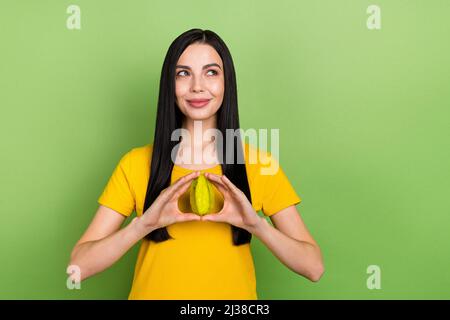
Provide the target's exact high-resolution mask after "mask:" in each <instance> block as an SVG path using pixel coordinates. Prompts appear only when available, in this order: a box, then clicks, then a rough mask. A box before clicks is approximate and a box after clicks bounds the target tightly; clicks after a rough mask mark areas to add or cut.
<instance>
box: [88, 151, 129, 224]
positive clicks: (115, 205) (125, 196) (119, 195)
mask: <svg viewBox="0 0 450 320" xmlns="http://www.w3.org/2000/svg"><path fill="white" fill-rule="evenodd" d="M130 156H131V151H129V152H127V153H126V154H125V155H123V156H122V158H121V159H120V161H119V163H118V164H117V165H116V168H115V169H114V171H113V173H112V175H111V177H110V178H109V181H108V183H107V184H106V187H105V189H104V190H103V192H102V194H101V195H100V197H99V198H98V200H97V202H98V203H99V204H101V205H104V206H106V207H108V208H111V209H113V210H115V211H117V212H119V213H121V214H123V215H124V216H127V217H128V216H130V215H131V213H133V211H134V210H135V206H136V202H135V197H134V194H133V192H132V185H131V182H132V181H131V163H130Z"/></svg>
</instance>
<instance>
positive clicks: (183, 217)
mask: <svg viewBox="0 0 450 320" xmlns="http://www.w3.org/2000/svg"><path fill="white" fill-rule="evenodd" d="M200 219H201V218H200V216H199V215H196V214H194V213H183V214H181V215H179V216H178V221H179V222H183V221H195V220H200Z"/></svg>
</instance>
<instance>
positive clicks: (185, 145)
mask: <svg viewBox="0 0 450 320" xmlns="http://www.w3.org/2000/svg"><path fill="white" fill-rule="evenodd" d="M182 128H183V129H186V130H187V131H188V132H189V135H188V136H183V138H182V141H181V143H180V148H179V150H178V154H177V159H178V160H181V159H182V160H181V161H182V162H183V163H182V164H181V166H183V167H187V168H191V169H202V168H204V167H210V166H211V165H213V164H218V163H219V161H218V158H217V151H216V148H215V143H214V142H215V138H214V135H213V133H214V131H213V130H210V131H209V132H207V130H209V129H217V120H216V116H214V117H211V118H209V119H206V120H192V119H187V118H185V120H184V121H183V124H182Z"/></svg>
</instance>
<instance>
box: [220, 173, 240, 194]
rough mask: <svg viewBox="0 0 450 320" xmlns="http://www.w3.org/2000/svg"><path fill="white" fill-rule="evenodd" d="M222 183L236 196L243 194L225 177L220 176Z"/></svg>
mask: <svg viewBox="0 0 450 320" xmlns="http://www.w3.org/2000/svg"><path fill="white" fill-rule="evenodd" d="M221 179H222V181H223V182H224V183H225V185H226V186H227V187H228V188H229V189H230V190H231V191H232V192H233V193H234V194H235V195H237V196H242V195H244V196H245V194H244V192H242V191H241V190H240V189H239V188H238V187H236V186H235V185H234V184H233V183H232V182H231V181H230V180H229V179H228V178H227V177H226V176H225V175H223V176H221Z"/></svg>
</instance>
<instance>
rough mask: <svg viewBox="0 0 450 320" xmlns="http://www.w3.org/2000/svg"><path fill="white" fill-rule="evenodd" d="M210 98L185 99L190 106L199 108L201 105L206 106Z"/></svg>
mask: <svg viewBox="0 0 450 320" xmlns="http://www.w3.org/2000/svg"><path fill="white" fill-rule="evenodd" d="M210 100H211V99H192V100H186V101H187V102H188V103H189V105H190V106H191V107H194V108H201V107H204V106H206V105H207V104H208V103H209V101H210Z"/></svg>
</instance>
